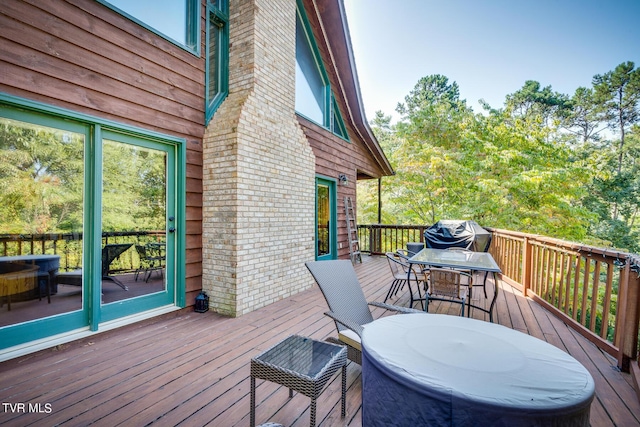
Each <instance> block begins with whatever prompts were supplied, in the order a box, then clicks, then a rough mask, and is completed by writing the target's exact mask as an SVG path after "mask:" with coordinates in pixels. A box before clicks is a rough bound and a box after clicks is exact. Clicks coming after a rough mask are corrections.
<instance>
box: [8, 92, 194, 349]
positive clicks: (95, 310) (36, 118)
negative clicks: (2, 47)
mask: <svg viewBox="0 0 640 427" xmlns="http://www.w3.org/2000/svg"><path fill="white" fill-rule="evenodd" d="M0 115H1V116H3V117H7V118H12V119H16V120H23V121H28V122H35V123H38V124H42V125H46V126H51V127H56V128H58V129H69V130H73V131H76V132H78V131H79V130H80V129H83V130H82V132H83V133H85V137H86V144H85V156H86V159H85V165H86V167H85V209H84V221H85V233H84V235H85V239H84V241H83V245H84V246H83V256H84V259H83V263H84V264H83V265H85V266H86V268H87V269H88V271H87V273H86V274H87V275H86V276H85V277H89V278H90V279H91V280H92V283H98V282H99V281H100V279H101V271H100V265H99V263H100V262H101V242H102V233H101V230H100V224H102V218H101V204H102V181H101V179H100V177H99V176H98V173H97V171H96V168H98V167H101V165H102V148H101V147H102V144H101V143H97V142H101V141H102V131H103V130H110V131H112V132H116V133H120V134H123V135H130V136H132V137H136V138H141V139H146V140H150V141H156V142H161V143H163V144H172V145H173V146H174V147H175V148H176V156H175V157H176V160H175V167H176V169H175V170H176V171H178V172H177V173H176V178H175V179H176V182H175V187H176V193H177V194H175V197H174V199H175V203H176V206H175V213H176V218H175V223H176V229H177V230H182V232H179V233H178V234H177V236H176V242H175V248H176V263H175V273H176V274H175V277H176V283H175V293H176V295H175V305H176V306H178V307H185V306H186V301H185V289H186V284H185V279H184V278H185V269H186V267H185V263H186V260H185V254H186V233H185V230H186V139H184V138H179V137H175V136H171V135H166V134H162V133H159V132H155V131H150V130H147V129H143V128H139V127H135V126H130V125H126V124H122V123H118V122H114V121H111V120H106V119H102V118H100V117H96V116H91V115H88V114H83V113H78V112H75V111H72V110H67V109H65V108H61V107H55V106H51V105H48V104H43V103H40V102H36V101H31V100H27V99H24V98H19V97H16V96H13V95H9V94H6V93H3V92H0ZM88 159H92V160H93V161H90V160H88ZM89 288H91V287H89ZM83 295H84V300H83V304H85V307H86V306H87V305H88V306H90V307H92V310H90V312H89V313H88V315H89V319H88V326H89V329H90V330H92V331H97V330H98V327H99V324H100V322H101V319H100V311H99V310H100V297H101V296H100V292H92V290H91V289H89V290H88V291H87V292H84V293H83ZM79 316H82V311H81V312H72V313H68V314H63V315H60V318H61V322H60V325H65V326H64V327H65V328H66V327H68V325H69V324H73V322H72V321H71V320H69V319H76V321H77V320H78V318H79ZM48 320H49V319H39V320H36V321H33V322H27V323H25V324H22V325H17V326H16V327H12V328H11V330H12V331H13V332H11V333H10V336H11V337H13V339H14V340H15V341H16V344H17V343H19V342H24V337H25V336H26V335H25V334H27V335H28V338H29V339H30V340H33V339H39V338H44V337H45V336H50V335H53V334H54V332H56V331H58V330H59V331H60V333H61V332H65V330H64V328H62V329H61V328H58V327H55V328H53V329H51V328H49V329H48V330H47V328H41V329H40V330H41V331H46V334H45V335H42V336H35V335H33V333H34V331H33V329H32V328H31V327H30V325H31V326H32V325H34V324H43V325H45V324H46V325H49V324H50V323H47V321H48ZM3 347H4V346H0V348H3Z"/></svg>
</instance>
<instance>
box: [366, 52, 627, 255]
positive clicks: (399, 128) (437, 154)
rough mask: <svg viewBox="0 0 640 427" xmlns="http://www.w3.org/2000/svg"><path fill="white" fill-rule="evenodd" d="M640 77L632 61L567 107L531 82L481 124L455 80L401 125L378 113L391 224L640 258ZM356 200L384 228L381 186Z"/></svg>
mask: <svg viewBox="0 0 640 427" xmlns="http://www.w3.org/2000/svg"><path fill="white" fill-rule="evenodd" d="M639 75H640V70H638V69H636V68H635V65H634V64H633V63H632V62H626V63H623V64H620V65H619V66H617V67H616V68H615V70H613V71H611V72H608V73H605V74H603V75H601V76H600V75H597V76H594V79H593V87H592V88H584V87H581V88H578V89H577V90H576V92H575V93H574V94H573V95H571V96H569V95H566V94H562V93H558V92H556V91H554V90H553V89H552V87H551V86H545V87H542V85H540V83H539V82H537V81H533V80H529V81H526V82H525V83H524V85H523V87H522V88H521V89H519V90H518V91H516V92H515V93H513V94H509V95H507V96H506V99H505V102H504V105H503V106H502V108H499V109H493V108H491V106H489V105H486V103H485V111H483V112H481V113H475V112H474V111H473V110H472V109H471V108H469V107H468V106H467V105H466V102H465V101H464V100H460V97H459V88H458V85H457V83H455V82H449V80H448V78H447V77H445V76H442V75H432V76H426V77H423V78H421V79H420V80H419V81H418V83H417V84H416V86H415V87H414V89H413V90H412V91H411V92H410V93H409V95H407V96H406V97H405V99H404V103H401V104H398V108H397V111H398V112H399V113H400V114H401V115H402V118H401V119H400V121H399V122H397V123H395V124H392V123H391V118H390V117H389V116H385V115H384V113H383V112H378V113H377V114H376V117H375V119H374V120H373V121H372V123H371V124H372V128H373V129H374V132H375V134H376V136H377V137H378V140H379V141H380V144H381V145H382V147H383V149H384V151H385V153H386V154H387V157H388V158H389V160H390V161H391V163H392V165H393V167H394V169H395V171H396V175H395V176H393V177H385V178H384V179H383V187H382V188H383V191H382V206H383V208H382V209H383V212H382V216H383V222H384V223H392V224H421V225H428V224H432V223H434V222H436V221H438V220H439V219H473V220H476V221H477V222H478V223H480V224H481V225H485V226H490V227H497V228H506V229H510V230H516V231H523V232H529V233H538V234H544V235H548V236H552V237H556V238H561V239H566V240H571V241H576V242H582V243H585V244H595V245H599V246H612V247H616V248H618V249H623V250H629V251H638V250H640V240H639V238H638V232H639V231H640V230H639V229H638V225H637V221H636V217H637V214H638V208H639V207H640V170H638V164H637V163H638V162H637V161H636V160H635V159H636V158H637V157H638V155H639V154H640V126H638V124H637V123H638V120H639V117H640V105H639V104H640V102H639V101H640V83H639V82H640V77H638V76H639ZM607 128H608V129H609V130H608V132H605V129H607ZM605 135H606V137H605ZM358 191H359V197H358V203H359V204H358V214H359V218H358V220H359V222H360V223H375V222H377V193H376V190H375V188H374V186H373V185H372V184H371V183H363V184H362V185H361V186H360V187H359V189H358Z"/></svg>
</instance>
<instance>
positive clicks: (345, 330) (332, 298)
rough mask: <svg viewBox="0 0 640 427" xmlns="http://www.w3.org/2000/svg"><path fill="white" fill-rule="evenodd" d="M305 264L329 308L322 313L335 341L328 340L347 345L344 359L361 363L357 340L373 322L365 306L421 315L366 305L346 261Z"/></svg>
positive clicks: (355, 277)
mask: <svg viewBox="0 0 640 427" xmlns="http://www.w3.org/2000/svg"><path fill="white" fill-rule="evenodd" d="M305 265H306V266H307V268H308V269H309V271H310V272H311V275H312V276H313V278H314V279H315V281H316V282H317V283H318V286H319V287H320V290H321V291H322V295H323V296H324V299H325V301H326V302H327V305H328V306H329V311H327V312H325V313H324V314H325V315H327V316H329V317H330V318H332V319H333V320H334V321H335V323H336V329H337V330H338V338H337V339H336V338H330V339H329V340H328V341H330V342H334V343H337V344H341V345H345V346H347V357H348V358H349V360H351V361H353V362H356V363H357V364H362V346H361V344H360V337H361V336H362V331H363V330H364V329H363V327H364V326H365V325H366V324H368V323H371V322H373V315H372V314H371V310H370V309H369V305H372V306H375V307H380V308H384V309H386V310H391V311H396V312H399V313H424V311H420V310H414V309H412V308H407V307H398V306H395V305H389V304H385V303H381V302H369V303H367V300H366V299H365V297H364V293H363V292H362V287H361V286H360V282H359V281H358V277H357V276H356V271H355V270H354V268H353V264H351V261H350V260H330V261H310V262H307V263H305Z"/></svg>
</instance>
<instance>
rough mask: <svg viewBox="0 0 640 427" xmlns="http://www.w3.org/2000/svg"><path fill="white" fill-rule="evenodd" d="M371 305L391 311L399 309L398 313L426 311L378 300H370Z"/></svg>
mask: <svg viewBox="0 0 640 427" xmlns="http://www.w3.org/2000/svg"><path fill="white" fill-rule="evenodd" d="M369 305H372V306H374V307H379V308H384V309H385V310H391V311H397V312H398V313H403V314H406V313H425V312H424V311H422V310H416V309H415V308H409V307H400V306H397V305H391V304H385V303H383V302H377V301H373V302H370V303H369Z"/></svg>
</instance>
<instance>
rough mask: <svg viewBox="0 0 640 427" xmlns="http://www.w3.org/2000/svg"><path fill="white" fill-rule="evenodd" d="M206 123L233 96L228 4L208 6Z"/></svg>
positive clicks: (223, 1)
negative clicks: (230, 81)
mask: <svg viewBox="0 0 640 427" xmlns="http://www.w3.org/2000/svg"><path fill="white" fill-rule="evenodd" d="M206 13H207V19H206V23H207V34H206V47H205V55H206V65H205V67H206V70H205V104H206V105H205V107H206V108H205V111H206V112H205V123H209V121H210V120H211V118H212V117H213V114H214V113H215V112H216V110H217V109H218V107H219V106H220V104H222V101H224V99H225V98H226V97H227V94H228V93H229V5H228V0H216V1H208V2H207V11H206Z"/></svg>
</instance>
